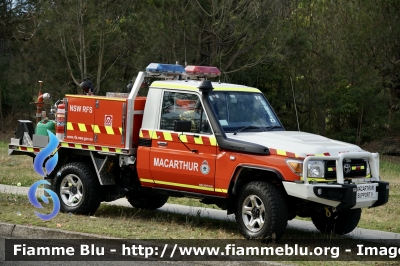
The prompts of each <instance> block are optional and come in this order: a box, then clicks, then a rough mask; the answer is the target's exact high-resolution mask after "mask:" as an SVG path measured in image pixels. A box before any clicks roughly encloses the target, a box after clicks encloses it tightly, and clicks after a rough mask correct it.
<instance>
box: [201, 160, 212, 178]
mask: <svg viewBox="0 0 400 266" xmlns="http://www.w3.org/2000/svg"><path fill="white" fill-rule="evenodd" d="M200 171H201V173H202V174H203V175H206V174H208V173H209V172H210V166H208V162H207V161H206V160H204V161H203V163H202V164H201V166H200Z"/></svg>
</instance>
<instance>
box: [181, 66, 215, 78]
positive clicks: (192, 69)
mask: <svg viewBox="0 0 400 266" xmlns="http://www.w3.org/2000/svg"><path fill="white" fill-rule="evenodd" d="M185 71H186V75H187V76H196V77H206V78H215V77H218V76H220V75H221V71H219V69H218V68H216V67H212V66H187V67H186V68H185Z"/></svg>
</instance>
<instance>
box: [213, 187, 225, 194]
mask: <svg viewBox="0 0 400 266" xmlns="http://www.w3.org/2000/svg"><path fill="white" fill-rule="evenodd" d="M215 192H221V193H228V190H227V189H223V188H216V189H215Z"/></svg>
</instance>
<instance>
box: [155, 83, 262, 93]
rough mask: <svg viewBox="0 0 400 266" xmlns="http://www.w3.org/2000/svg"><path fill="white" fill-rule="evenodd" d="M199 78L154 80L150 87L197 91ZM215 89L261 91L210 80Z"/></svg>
mask: <svg viewBox="0 0 400 266" xmlns="http://www.w3.org/2000/svg"><path fill="white" fill-rule="evenodd" d="M200 83H201V80H162V81H154V82H153V83H152V84H151V85H150V87H151V88H160V89H175V90H186V91H187V90H189V91H199V86H200ZM212 86H213V87H214V90H215V91H243V92H261V91H260V90H259V89H256V88H253V87H247V86H243V85H237V84H229V83H220V82H212Z"/></svg>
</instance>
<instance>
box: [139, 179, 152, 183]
mask: <svg viewBox="0 0 400 266" xmlns="http://www.w3.org/2000/svg"><path fill="white" fill-rule="evenodd" d="M140 181H141V182H146V183H154V182H153V180H152V179H146V178H140Z"/></svg>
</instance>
